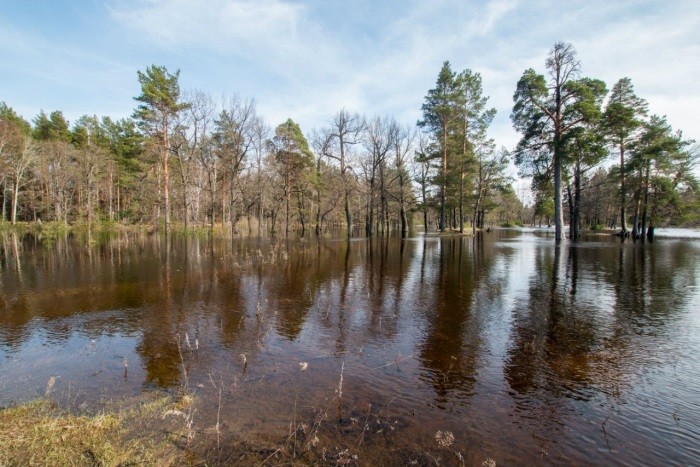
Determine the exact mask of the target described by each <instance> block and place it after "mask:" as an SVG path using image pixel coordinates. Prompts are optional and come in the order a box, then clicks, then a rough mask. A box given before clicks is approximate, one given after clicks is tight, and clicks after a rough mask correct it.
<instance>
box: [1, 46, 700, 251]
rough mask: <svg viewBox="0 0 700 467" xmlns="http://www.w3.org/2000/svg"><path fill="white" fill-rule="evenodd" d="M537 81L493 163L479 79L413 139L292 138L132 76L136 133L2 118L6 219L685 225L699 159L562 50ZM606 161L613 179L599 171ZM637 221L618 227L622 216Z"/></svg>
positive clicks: (157, 79)
mask: <svg viewBox="0 0 700 467" xmlns="http://www.w3.org/2000/svg"><path fill="white" fill-rule="evenodd" d="M546 70H547V77H545V76H544V75H540V74H537V73H536V72H535V71H534V70H527V71H526V72H525V73H524V74H523V76H522V78H521V79H520V81H519V82H518V83H517V86H516V92H515V95H514V107H513V113H512V115H511V118H512V121H513V124H514V127H515V128H516V129H517V130H518V131H520V132H521V133H522V139H521V140H520V142H519V144H518V146H517V147H516V148H515V149H514V150H512V151H508V150H506V149H505V148H500V149H498V148H497V147H496V143H495V141H494V140H493V138H490V137H489V136H488V128H489V126H490V124H491V122H492V121H493V118H494V116H495V114H496V110H495V109H493V108H490V107H489V106H488V97H487V96H485V95H484V92H483V88H482V80H481V76H480V74H479V73H475V72H473V71H472V70H469V69H466V70H464V71H461V72H454V71H452V68H451V65H450V63H449V62H445V63H444V64H443V66H442V68H441V70H440V72H439V74H438V78H437V81H436V84H435V87H434V88H433V89H430V90H429V91H428V92H427V94H426V96H425V99H424V103H423V105H422V108H421V111H422V118H421V119H420V120H419V121H418V122H417V124H416V125H415V126H412V125H402V124H400V123H398V122H397V121H396V120H395V119H394V118H393V117H391V116H373V117H366V116H361V115H360V114H358V113H353V112H350V111H348V110H346V109H340V110H338V111H337V112H335V113H334V114H332V115H331V116H330V117H329V118H328V119H327V121H326V122H325V124H324V126H323V127H321V128H317V129H313V130H311V131H310V132H308V133H307V134H304V132H303V131H302V129H301V128H300V127H299V125H298V124H297V123H296V122H294V121H293V120H292V119H288V120H287V121H286V122H282V123H280V124H279V125H277V126H276V127H274V128H272V127H271V126H270V125H269V124H268V123H267V121H266V120H265V119H264V118H263V116H261V115H260V113H259V112H258V110H257V105H256V102H255V100H254V99H246V98H241V97H239V96H237V95H234V96H233V97H231V98H226V99H222V101H220V102H217V101H215V100H214V99H213V98H212V97H211V96H210V95H209V94H207V93H205V92H203V91H198V90H188V91H184V92H181V89H180V85H179V70H178V71H176V72H174V73H171V72H169V71H168V70H167V68H165V67H162V66H156V65H153V66H151V67H148V68H147V69H146V70H145V71H143V72H142V71H139V72H138V73H137V77H138V81H139V83H140V85H141V94H140V95H138V96H136V97H135V98H134V99H135V101H136V107H135V109H134V112H133V114H132V116H131V117H130V118H123V119H120V120H117V121H114V120H112V119H111V118H110V117H97V116H87V115H86V116H82V117H80V118H78V119H77V120H76V121H75V122H73V124H72V125H71V124H70V123H69V122H68V121H67V120H66V119H65V118H64V116H63V114H62V112H61V111H53V112H51V113H49V114H46V113H45V112H43V111H42V112H40V113H39V115H37V116H36V117H35V118H34V119H33V120H32V122H31V123H30V122H28V121H27V120H25V119H24V118H23V117H22V116H20V115H18V114H17V113H16V112H15V111H14V110H13V109H12V108H11V107H9V106H8V105H7V104H6V103H4V102H0V187H1V190H0V199H1V200H2V219H3V221H5V220H6V221H9V222H11V223H13V224H14V223H16V222H19V221H44V222H46V221H54V222H60V223H62V224H65V225H69V224H75V223H86V224H87V225H88V226H92V225H93V223H95V222H119V223H123V224H153V225H155V226H158V228H159V229H161V228H162V229H163V230H164V231H165V232H166V233H169V232H170V231H171V220H172V221H174V222H176V223H177V225H178V227H181V228H183V229H184V230H185V231H187V230H190V229H193V228H204V227H206V228H207V229H208V230H209V231H211V232H214V230H215V229H217V228H219V229H221V231H222V232H224V233H226V234H228V235H238V234H248V235H259V236H261V235H265V234H269V233H278V234H283V235H285V236H289V235H292V233H294V234H296V235H300V236H304V235H307V234H311V233H313V234H316V235H320V234H322V233H323V232H325V231H326V230H327V229H329V228H335V227H338V228H341V227H342V228H344V229H345V231H346V232H347V235H348V237H350V236H353V235H365V236H368V237H373V236H387V235H389V234H390V233H391V232H396V233H400V234H401V235H402V236H406V235H408V232H409V230H410V229H411V228H412V227H413V226H414V225H415V224H416V223H422V224H423V226H424V229H425V231H428V230H438V231H441V232H445V231H447V230H453V231H459V232H460V233H462V232H464V230H465V228H466V226H467V224H469V226H470V227H471V229H472V231H476V230H477V229H481V228H483V227H484V226H485V225H486V224H488V223H524V222H528V221H529V222H532V223H535V222H536V220H537V219H538V218H539V219H540V222H541V221H542V218H546V219H547V222H548V223H549V221H550V220H551V219H554V223H555V228H556V232H557V235H556V238H557V239H561V238H563V221H564V207H565V206H568V213H567V214H568V218H569V221H570V222H571V225H572V227H571V232H572V235H573V236H574V238H575V237H576V236H577V235H578V229H579V227H580V226H584V227H585V226H589V227H591V226H598V225H600V224H604V225H605V226H606V227H611V228H612V227H620V228H621V232H622V233H623V234H627V233H628V229H627V225H628V224H627V222H630V221H631V226H632V235H634V236H639V235H641V233H640V229H644V228H647V227H648V226H650V225H653V224H660V223H665V224H668V223H684V222H686V223H687V222H694V221H696V217H695V216H697V212H698V210H697V207H698V185H697V180H696V179H695V178H694V174H693V167H694V165H695V164H696V162H697V157H698V156H697V155H698V151H697V146H694V145H693V142H692V141H688V140H685V139H684V138H683V137H682V134H681V133H680V132H673V130H672V129H671V127H670V126H669V125H668V124H667V122H666V120H665V118H664V117H658V116H651V117H649V118H647V117H646V109H647V104H646V102H645V101H644V100H643V99H641V98H638V97H637V96H635V95H634V91H633V88H632V84H631V82H630V80H629V79H627V78H624V79H622V80H620V81H619V82H618V83H617V84H616V85H615V86H614V87H613V90H612V92H611V93H610V96H609V97H608V98H607V103H606V105H605V107H603V104H604V103H605V102H606V95H607V89H606V86H605V84H604V83H603V82H602V81H599V80H593V79H589V78H581V77H580V65H579V62H578V61H577V59H576V54H575V51H574V49H573V47H572V46H571V45H569V44H563V43H557V44H555V46H554V48H553V50H552V52H551V54H550V56H549V58H548V59H547V61H546ZM611 154H615V155H616V157H618V156H619V165H617V164H614V165H612V166H610V167H607V168H606V167H603V166H602V164H603V162H604V161H605V160H606V159H609V157H611ZM511 159H512V160H514V161H515V163H516V164H517V165H518V167H519V168H520V172H521V175H523V176H528V177H531V180H532V186H531V189H532V192H533V194H534V203H533V205H532V206H530V207H527V208H526V207H524V206H523V205H522V203H521V202H520V200H519V199H518V197H517V196H516V194H515V191H514V189H513V186H512V183H513V180H512V179H511V178H510V177H508V176H507V169H508V165H509V161H510V160H511ZM629 213H632V216H631V218H630V214H629Z"/></svg>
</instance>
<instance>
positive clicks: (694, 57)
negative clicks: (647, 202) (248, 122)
mask: <svg viewBox="0 0 700 467" xmlns="http://www.w3.org/2000/svg"><path fill="white" fill-rule="evenodd" d="M699 30H700V1H697V0H688V1H684V0H676V1H661V0H653V1H652V0H634V1H631V0H615V1H611V0H607V1H598V0H588V1H575V0H573V1H563V0H559V1H554V0H551V1H550V0H491V1H486V0H483V1H472V0H462V1H440V0H430V1H427V0H422V1H419V0H386V1H370V0H346V1H336V0H303V1H302V0H295V1H290V0H258V1H248V0H189V1H187V0H62V1H58V0H42V1H35V0H2V8H0V101H2V100H4V101H6V102H7V104H8V105H10V106H12V107H14V108H15V110H17V111H18V112H19V113H20V114H22V115H23V116H24V117H25V118H27V119H32V118H33V117H34V116H35V115H36V114H37V113H38V112H39V111H40V110H41V109H43V110H45V111H47V112H50V111H53V110H61V111H63V113H64V115H65V116H66V117H67V118H68V119H69V120H71V121H74V120H75V119H76V118H77V117H79V116H80V115H83V114H90V115H93V114H96V115H98V116H102V115H109V116H111V117H113V118H121V117H128V116H129V115H131V113H132V111H133V109H134V107H135V105H134V104H135V102H134V100H133V97H134V96H136V95H138V94H139V85H138V81H137V78H136V72H137V70H144V69H145V68H146V67H147V66H149V65H152V64H157V65H165V66H166V67H168V69H169V70H171V71H174V70H176V69H178V68H179V69H180V70H181V75H180V84H181V87H182V88H183V89H199V90H203V91H205V92H207V93H209V94H210V95H212V96H213V97H214V98H216V99H219V98H221V97H222V96H224V95H226V96H231V95H233V94H234V93H238V94H239V95H240V96H242V97H252V98H255V99H256V101H257V103H258V109H259V111H260V113H261V114H262V115H263V116H265V117H266V118H267V120H268V121H269V123H270V124H271V125H273V126H275V125H277V124H279V123H281V122H282V121H284V120H286V119H287V118H288V117H291V118H292V119H294V120H295V121H297V122H298V123H299V124H300V125H301V127H302V129H303V130H304V131H305V132H306V133H309V132H310V131H311V130H312V128H314V127H322V126H324V125H325V124H326V122H327V121H328V118H329V116H330V115H331V114H333V113H334V112H336V111H337V110H339V109H341V108H343V107H344V108H347V109H348V110H351V111H357V112H359V113H361V114H366V115H368V116H372V115H375V114H376V115H385V114H390V115H393V116H395V117H396V118H397V120H399V121H401V122H405V123H410V124H413V123H415V122H416V120H417V119H419V118H420V106H421V104H422V102H423V98H424V96H425V94H426V92H427V91H428V89H430V88H431V87H433V85H434V84H435V80H436V78H437V74H438V71H439V69H440V67H441V64H442V62H443V61H444V60H449V61H450V62H451V63H452V66H453V70H455V71H461V70H463V69H465V68H470V69H472V70H473V71H475V72H479V73H481V75H482V78H483V86H484V91H485V94H486V95H489V96H490V97H491V100H490V103H491V105H492V106H494V107H495V108H496V109H497V111H498V114H497V117H496V119H495V121H494V124H493V125H492V128H491V131H490V134H491V136H493V137H494V138H495V139H496V142H497V144H498V145H499V146H500V145H503V146H506V147H508V148H512V147H513V146H514V145H515V144H516V142H517V140H518V135H517V133H515V131H514V130H513V129H512V128H511V124H510V120H509V116H510V111H511V108H512V95H513V91H514V90H515V84H516V82H517V80H518V79H519V77H520V76H521V75H522V73H523V71H524V70H525V69H527V68H530V67H532V68H535V69H536V70H538V71H540V72H544V61H545V58H546V56H547V53H548V51H549V50H550V49H551V47H552V45H553V44H554V42H556V41H565V42H571V43H572V44H573V45H574V46H575V47H576V49H577V50H578V53H579V58H580V60H581V64H582V71H583V75H584V76H589V77H592V78H599V79H602V80H604V81H605V82H606V83H607V84H608V87H609V88H610V87H612V85H613V84H614V83H615V82H616V81H617V80H618V79H619V78H622V77H624V76H628V77H630V78H631V79H632V83H633V84H634V86H635V90H636V92H637V94H638V95H639V96H640V97H643V98H645V99H647V100H648V101H649V107H650V110H651V112H652V113H657V114H660V115H667V116H668V119H669V122H670V123H671V124H672V125H673V127H674V128H676V129H681V130H683V131H684V134H685V136H686V137H688V138H694V139H698V140H700V112H698V109H700V92H699V91H698V86H697V84H696V82H697V80H698V79H699V78H700V34H698V31H699Z"/></svg>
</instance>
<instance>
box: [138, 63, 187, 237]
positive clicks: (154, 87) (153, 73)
mask: <svg viewBox="0 0 700 467" xmlns="http://www.w3.org/2000/svg"><path fill="white" fill-rule="evenodd" d="M179 78H180V70H177V71H176V72H175V74H171V73H169V72H168V70H167V68H166V67H164V66H156V65H153V66H150V67H148V68H146V72H145V73H142V72H141V71H139V72H138V79H139V83H140V84H141V95H139V96H137V97H135V98H134V99H135V100H136V101H138V102H140V104H139V105H138V107H137V108H136V110H135V111H134V118H135V119H136V121H137V122H138V125H139V127H140V128H141V129H142V130H143V131H144V132H145V133H146V134H148V135H149V136H150V137H151V138H152V139H153V140H154V142H156V145H157V147H158V153H159V155H160V163H161V168H162V170H163V208H164V210H165V234H166V235H168V234H169V233H170V192H169V189H170V176H169V171H168V165H169V164H168V159H169V158H168V156H169V154H170V142H169V139H168V137H169V130H170V125H171V122H172V119H173V117H175V116H176V115H177V114H178V113H179V112H180V111H181V110H183V109H185V108H187V106H188V105H187V104H186V103H183V102H181V101H180V84H179Z"/></svg>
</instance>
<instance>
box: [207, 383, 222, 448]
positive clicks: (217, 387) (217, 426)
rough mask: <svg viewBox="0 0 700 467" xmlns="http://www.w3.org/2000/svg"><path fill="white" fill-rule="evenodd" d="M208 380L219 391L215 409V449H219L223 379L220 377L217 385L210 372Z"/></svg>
mask: <svg viewBox="0 0 700 467" xmlns="http://www.w3.org/2000/svg"><path fill="white" fill-rule="evenodd" d="M209 381H211V385H212V386H214V389H216V390H217V391H219V405H218V407H217V409H216V449H217V450H220V449H221V445H220V442H221V430H220V427H221V424H220V420H221V391H222V390H223V388H224V380H223V378H222V379H221V385H220V386H217V385H216V383H214V378H212V376H211V373H210V374H209Z"/></svg>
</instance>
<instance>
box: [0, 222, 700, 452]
mask: <svg viewBox="0 0 700 467" xmlns="http://www.w3.org/2000/svg"><path fill="white" fill-rule="evenodd" d="M168 250H169V251H168ZM699 259H700V241H697V240H687V239H686V240H674V239H667V238H664V239H657V241H656V242H654V243H653V244H646V245H644V244H635V243H632V242H629V241H628V242H625V243H620V240H619V239H617V238H614V237H609V236H596V237H593V236H591V237H588V238H584V240H583V241H581V242H579V243H576V244H571V243H565V244H564V245H562V246H560V247H555V245H554V243H553V240H552V238H551V237H547V236H546V234H543V233H540V232H520V231H511V230H497V231H494V232H491V233H489V234H484V236H483V238H482V237H480V238H478V239H472V238H438V237H427V238H423V237H417V238H411V239H408V240H404V241H401V240H400V239H390V240H385V241H381V240H374V241H368V240H365V239H361V240H354V241H352V242H349V243H348V242H346V241H342V240H338V241H334V240H324V241H321V242H315V241H306V242H299V241H296V242H290V243H284V242H278V243H270V242H257V241H236V242H233V243H232V242H230V241H222V242H214V243H210V242H208V241H205V240H198V239H189V240H184V239H182V240H175V241H173V242H172V245H171V247H170V248H169V249H168V248H166V245H165V244H164V243H163V242H162V241H160V240H158V239H157V238H150V239H142V240H126V239H122V240H119V241H112V242H109V243H105V244H104V245H102V246H99V247H93V248H86V247H85V246H84V245H83V244H79V243H72V242H66V241H57V242H55V243H52V244H51V245H49V246H46V245H42V244H41V243H40V242H39V241H37V240H35V239H30V238H26V239H24V240H20V239H13V238H12V237H9V238H7V239H5V241H4V242H3V243H2V251H0V404H9V403H13V402H16V401H22V400H27V399H31V398H34V397H37V396H40V395H42V394H43V392H44V390H45V387H46V383H47V380H48V379H49V378H50V377H51V376H54V377H56V383H55V387H54V393H53V394H54V397H55V398H57V399H60V400H62V401H63V402H64V403H67V404H71V405H74V406H76V407H81V408H86V407H87V408H89V407H99V404H100V403H101V401H104V399H105V398H109V399H115V398H121V397H131V396H134V395H139V394H142V393H144V392H149V391H154V392H157V391H170V392H172V391H176V390H178V389H179V388H181V387H182V386H183V385H185V384H186V385H187V386H188V388H190V390H192V391H194V392H195V393H196V395H197V400H198V401H199V405H198V409H197V413H196V417H195V420H194V422H195V425H196V426H197V429H198V430H199V432H200V437H206V436H207V433H209V434H211V427H212V426H213V425H214V424H215V423H216V416H217V412H218V409H219V407H220V408H221V411H220V417H221V422H222V427H223V436H224V440H226V439H239V440H240V439H243V440H246V441H249V442H250V443H251V445H255V444H263V445H264V444H266V443H267V444H270V445H274V443H278V442H280V441H284V440H285V439H287V435H288V434H289V432H290V431H289V430H290V424H296V423H304V424H305V428H304V431H305V432H306V434H307V435H308V439H306V442H310V441H313V436H315V435H314V430H315V429H316V430H317V433H318V434H319V436H321V439H320V440H319V442H320V443H321V444H323V443H330V442H333V443H334V444H333V445H327V446H318V447H317V449H321V448H323V449H326V450H327V452H328V453H329V459H335V460H338V459H340V457H339V456H338V455H337V454H338V453H340V452H343V450H344V449H348V451H347V456H346V457H349V456H350V455H356V456H357V459H356V461H357V462H358V463H359V464H363V465H372V464H380V463H383V464H396V465H403V464H408V463H410V462H411V461H415V462H417V463H419V464H420V463H428V462H432V460H434V459H437V458H440V459H441V460H442V462H441V463H442V464H443V465H461V461H460V460H459V457H458V454H459V455H461V456H462V457H463V459H464V461H465V463H466V465H480V464H481V462H482V461H483V460H484V459H486V458H492V459H494V460H495V461H496V462H497V464H498V465H533V464H547V465H550V464H603V465H698V464H700V289H699V288H698V287H699V286H700V284H698V281H699V279H700V261H698V260H699ZM178 339H179V342H180V349H178ZM181 354H182V357H181V356H180V355H181ZM243 355H244V356H245V358H244V357H243ZM125 361H126V362H127V363H128V367H127V368H126V369H125V367H124V362H125ZM183 362H184V368H183V365H182V363H183ZM301 363H306V364H307V365H308V368H307V369H306V370H302V368H301V366H300V364H301ZM216 387H223V390H222V399H221V403H220V404H219V392H218V391H217V389H216ZM339 389H340V391H339ZM319 428H320V429H319ZM438 431H440V432H442V433H445V432H450V433H452V434H453V436H454V442H453V443H452V444H451V445H449V446H441V445H440V444H439V443H438V441H437V440H436V434H437V433H438ZM302 435H303V433H302V432H301V431H300V432H299V436H300V437H301V436H302ZM447 444H449V443H447ZM307 446H308V444H307ZM300 448H301V444H300ZM310 449H311V448H310ZM332 453H335V457H332V456H331V455H330V454H332ZM431 459H432V460H431Z"/></svg>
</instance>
